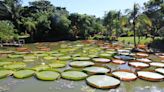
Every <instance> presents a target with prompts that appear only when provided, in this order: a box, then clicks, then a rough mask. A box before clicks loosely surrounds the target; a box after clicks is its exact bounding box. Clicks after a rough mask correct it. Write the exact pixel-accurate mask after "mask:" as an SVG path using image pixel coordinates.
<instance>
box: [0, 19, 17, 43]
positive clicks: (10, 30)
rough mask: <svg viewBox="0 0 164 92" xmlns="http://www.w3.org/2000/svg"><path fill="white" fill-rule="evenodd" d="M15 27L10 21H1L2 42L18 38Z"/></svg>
mask: <svg viewBox="0 0 164 92" xmlns="http://www.w3.org/2000/svg"><path fill="white" fill-rule="evenodd" d="M16 31H17V30H16V29H14V25H13V24H12V23H11V22H10V21H0V40H2V41H11V40H14V39H17V38H18V35H17V34H16V33H15V32H16Z"/></svg>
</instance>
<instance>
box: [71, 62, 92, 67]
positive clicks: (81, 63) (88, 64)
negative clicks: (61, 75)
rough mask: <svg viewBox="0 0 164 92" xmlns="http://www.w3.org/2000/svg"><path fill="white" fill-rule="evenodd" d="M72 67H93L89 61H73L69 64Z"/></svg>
mask: <svg viewBox="0 0 164 92" xmlns="http://www.w3.org/2000/svg"><path fill="white" fill-rule="evenodd" d="M69 65H70V66H72V67H87V66H92V65H94V63H93V62H90V61H74V62H71V63H70V64H69Z"/></svg>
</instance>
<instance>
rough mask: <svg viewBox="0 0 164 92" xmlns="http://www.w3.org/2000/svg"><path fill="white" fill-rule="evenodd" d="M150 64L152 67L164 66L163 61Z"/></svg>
mask: <svg viewBox="0 0 164 92" xmlns="http://www.w3.org/2000/svg"><path fill="white" fill-rule="evenodd" d="M150 66H154V67H161V68H162V67H164V63H160V62H152V63H150Z"/></svg>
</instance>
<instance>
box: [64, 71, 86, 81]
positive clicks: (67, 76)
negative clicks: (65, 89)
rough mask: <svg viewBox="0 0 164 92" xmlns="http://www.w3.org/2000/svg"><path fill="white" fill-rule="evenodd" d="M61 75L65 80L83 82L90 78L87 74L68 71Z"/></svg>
mask: <svg viewBox="0 0 164 92" xmlns="http://www.w3.org/2000/svg"><path fill="white" fill-rule="evenodd" d="M61 75H62V77H63V78H64V79H68V80H75V81H78V80H83V79H85V78H86V77H87V76H88V75H87V74H86V73H84V72H80V71H66V72H63V73H62V74H61Z"/></svg>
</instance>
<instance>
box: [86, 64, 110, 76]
mask: <svg viewBox="0 0 164 92" xmlns="http://www.w3.org/2000/svg"><path fill="white" fill-rule="evenodd" d="M83 71H85V72H87V73H91V74H99V73H100V74H105V73H108V72H110V70H109V69H107V68H104V67H97V66H92V67H87V68H84V69H83Z"/></svg>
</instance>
